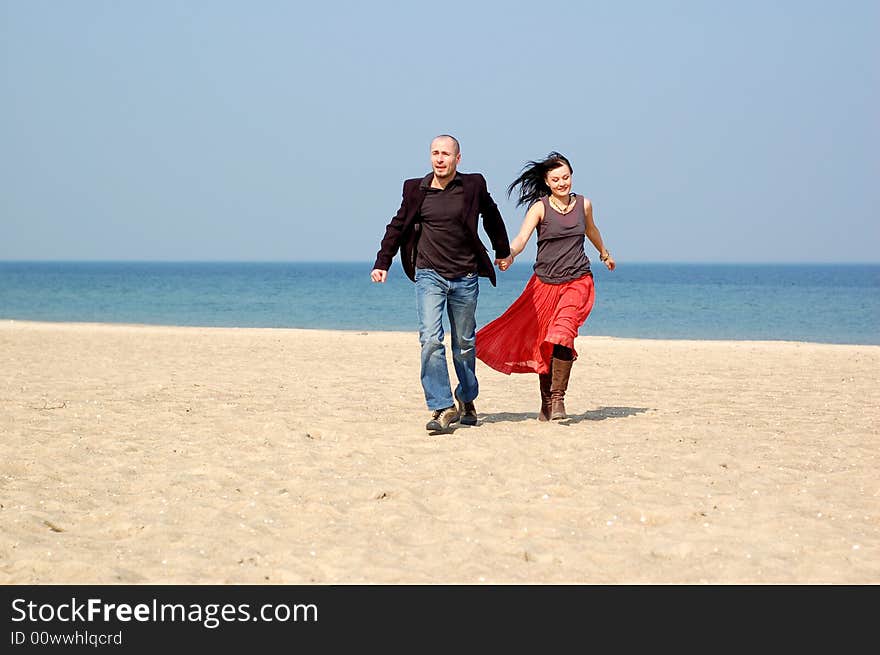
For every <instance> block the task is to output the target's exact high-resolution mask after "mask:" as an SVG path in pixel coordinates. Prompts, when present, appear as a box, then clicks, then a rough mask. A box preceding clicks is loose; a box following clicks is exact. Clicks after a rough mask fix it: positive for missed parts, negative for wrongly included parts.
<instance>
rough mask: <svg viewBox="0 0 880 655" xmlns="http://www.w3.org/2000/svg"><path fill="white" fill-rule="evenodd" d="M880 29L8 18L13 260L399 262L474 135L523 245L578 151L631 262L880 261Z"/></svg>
mask: <svg viewBox="0 0 880 655" xmlns="http://www.w3.org/2000/svg"><path fill="white" fill-rule="evenodd" d="M878 28H880V3H878V2H876V1H873V0H872V1H859V0H852V1H847V2H842V3H832V2H811V1H806V2H805V1H795V0H791V1H778V2H753V1H751V0H746V1H744V2H721V1H720V0H719V1H711V0H705V1H672V0H670V1H667V2H661V1H659V0H658V1H657V2H649V1H645V2H635V1H622V2H611V1H608V2H578V1H571V2H568V1H565V0H560V1H555V2H552V3H538V2H531V3H526V2H520V1H513V2H480V1H479V0H470V1H469V2H458V1H452V2H445V3H443V4H442V5H432V4H430V3H415V2H404V1H401V2H388V1H383V0H376V1H373V2H324V3H299V2H292V1H291V2H269V1H265V0H255V1H254V2H247V3H245V2H217V1H213V2H195V1H192V2H189V3H186V2H171V1H167V0H158V1H157V0H151V1H149V2H148V1H146V0H142V1H134V0H131V1H127V2H117V1H111V0H104V1H97V0H89V1H82V2H46V1H43V0H36V1H25V0H19V1H11V0H0V144H2V146H0V153H2V154H0V175H2V179H3V184H2V189H0V199H2V204H0V222H2V223H0V225H2V234H3V237H2V238H0V259H3V260H15V259H50V260H51V259H66V260H231V261H240V260H250V261H309V260H323V261H364V262H370V263H371V262H372V260H373V258H374V256H375V253H376V250H377V249H378V244H379V241H380V238H381V236H382V234H383V231H384V227H385V225H386V223H387V222H388V220H389V218H390V217H391V216H392V215H393V214H394V212H395V211H396V210H397V207H398V205H399V202H400V190H401V183H402V181H403V179H405V178H407V177H415V176H421V175H423V174H425V173H427V172H428V170H429V162H428V145H429V142H430V140H431V137H433V136H434V135H435V134H438V133H444V132H448V133H451V134H454V135H456V136H457V137H458V138H459V140H460V141H461V144H462V162H461V165H460V169H461V170H463V171H480V172H482V173H484V174H485V176H486V178H487V180H488V183H489V189H490V192H491V193H492V194H493V196H494V197H495V199H496V201H497V202H498V205H499V207H500V208H501V210H502V214H503V216H504V218H505V222H506V224H507V226H508V230H509V232H510V233H511V237H512V236H513V235H514V234H515V233H516V231H517V230H518V228H519V225H520V222H521V221H522V217H523V209H521V208H516V207H515V206H514V203H513V202H511V201H510V200H509V199H508V198H507V195H506V187H507V185H508V184H509V183H510V181H511V180H512V179H513V178H515V177H516V175H517V174H518V172H519V170H520V169H521V167H522V165H523V164H524V163H525V162H526V161H527V160H529V159H536V158H540V157H542V156H543V155H545V154H546V153H547V152H549V151H550V150H559V151H561V152H562V153H564V154H566V155H567V156H568V157H569V159H571V161H572V163H573V165H574V186H575V190H576V191H578V192H580V193H583V194H584V195H586V196H588V197H589V198H591V199H592V201H593V205H594V208H595V216H596V221H597V224H598V225H599V227H600V229H601V231H602V234H603V236H604V237H605V241H606V243H607V245H608V246H609V248H610V249H611V251H612V252H613V253H614V255H615V257H616V259H617V260H618V262H619V263H625V262H626V261H633V262H636V261H641V262H663V261H675V262H878V261H880V255H878V250H880V248H878V246H880V226H878V220H877V207H878V206H880V192H878V187H880V185H878V184H877V181H878V179H880V175H878V173H880V154H878V153H880V122H878V116H880V111H878V110H880V84H878V82H880V80H878V77H880V75H878V73H880V39H877V34H878ZM484 242H485V243H486V244H487V245H488V239H486V238H485V236H484ZM589 254H590V255H591V256H593V257H594V258H595V253H593V252H589ZM533 256H534V237H533V239H532V243H530V244H529V248H528V249H527V250H526V252H525V253H524V254H523V255H522V256H521V259H520V261H523V260H531V259H532V258H533Z"/></svg>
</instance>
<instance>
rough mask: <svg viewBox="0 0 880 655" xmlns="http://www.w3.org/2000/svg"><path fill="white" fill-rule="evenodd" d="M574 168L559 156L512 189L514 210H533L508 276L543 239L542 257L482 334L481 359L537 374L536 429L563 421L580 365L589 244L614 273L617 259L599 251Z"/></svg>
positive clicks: (589, 300) (588, 296)
mask: <svg viewBox="0 0 880 655" xmlns="http://www.w3.org/2000/svg"><path fill="white" fill-rule="evenodd" d="M571 173H572V168H571V163H569V161H568V159H566V158H565V157H564V156H562V155H561V154H559V153H558V152H551V153H550V154H549V155H547V157H546V158H545V159H544V160H542V161H537V162H536V161H530V162H528V163H527V164H526V166H525V167H524V168H523V172H522V174H521V175H520V176H519V177H518V178H517V179H516V180H514V181H513V183H512V184H511V185H510V186H509V187H508V189H507V193H508V196H510V195H511V194H512V193H513V191H514V190H515V189H517V188H518V189H519V191H518V196H519V197H518V199H517V206H520V205H527V206H529V209H528V211H527V212H526V216H525V219H524V220H523V224H522V227H521V228H520V231H519V234H518V235H517V236H516V238H515V239H514V240H513V241H512V242H511V244H510V256H509V257H507V258H505V259H502V260H501V261H500V262H499V263H498V267H499V268H500V269H501V270H502V271H504V270H507V269H508V268H509V267H510V265H511V264H512V263H513V260H514V258H515V257H516V256H517V255H519V254H520V253H521V252H522V251H523V249H524V248H525V246H526V244H527V243H528V241H529V238H530V237H531V236H532V232H533V231H535V230H536V229H537V231H538V255H537V258H536V260H535V265H534V271H535V273H534V275H532V277H531V279H530V280H529V282H528V284H527V285H526V287H525V289H524V290H523V292H522V294H520V296H519V298H517V299H516V300H515V301H514V303H513V304H512V305H511V306H510V307H509V308H508V309H507V311H506V312H504V314H502V315H501V316H499V317H498V318H497V319H495V320H494V321H492V322H491V323H489V324H488V325H486V326H485V327H483V328H482V329H481V330H479V331H478V332H477V343H476V349H477V357H478V358H479V359H480V360H482V361H483V362H484V363H486V364H487V365H489V366H491V367H492V368H494V369H495V370H497V371H500V372H502V373H505V374H508V375H509V374H510V373H537V374H538V380H539V385H540V388H541V411H540V413H539V414H538V420H539V421H548V420H558V419H564V418H566V417H567V415H566V413H565V403H564V399H565V392H566V390H567V389H568V378H569V376H570V374H571V365H572V362H574V360H575V359H577V351H576V350H575V348H574V339H575V337H576V336H577V334H578V328H579V327H580V326H581V325H583V324H584V322H585V321H586V320H587V316H589V315H590V310H591V309H592V308H593V298H594V289H593V274H592V272H591V271H590V260H589V258H588V257H587V255H586V253H585V252H584V237H585V236H586V237H587V238H588V239H589V240H590V242H591V243H592V244H593V245H594V246H595V247H596V250H598V251H599V259H600V261H601V262H602V263H603V264H605V266H606V267H607V268H608V270H609V271H613V270H614V268H615V264H614V259H613V258H612V257H611V254H610V253H609V252H608V251H607V250H606V249H605V245H604V244H603V243H602V235H601V234H600V233H599V228H597V227H596V224H595V223H594V222H593V207H592V205H591V204H590V201H589V200H588V199H587V198H584V197H583V196H581V195H577V194H574V193H572V192H571Z"/></svg>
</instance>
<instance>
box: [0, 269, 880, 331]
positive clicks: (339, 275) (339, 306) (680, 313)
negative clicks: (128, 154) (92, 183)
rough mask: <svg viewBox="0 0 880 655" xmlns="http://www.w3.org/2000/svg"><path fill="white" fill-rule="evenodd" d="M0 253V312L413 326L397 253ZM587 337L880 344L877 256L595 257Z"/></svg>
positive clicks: (510, 280) (511, 278)
mask: <svg viewBox="0 0 880 655" xmlns="http://www.w3.org/2000/svg"><path fill="white" fill-rule="evenodd" d="M371 267H372V264H371V263H370V262H365V263H348V262H347V263H330V262H326V263H305V262H299V263H288V262H283V263H282V262H279V263H240V262H232V263H205V262H176V263H168V262H0V319H13V320H32V321H61V322H101V323H141V324H155V325H190V326H227V327H275V328H278V327H287V328H320V329H339V330H361V331H375V330H399V331H416V330H417V329H418V324H417V320H416V308H415V289H414V287H413V284H412V283H411V282H410V281H409V280H408V279H407V278H406V276H405V275H404V273H403V270H402V269H401V268H400V266H399V264H398V263H397V262H396V261H395V264H394V266H393V267H392V269H391V270H390V271H389V280H388V282H387V283H386V284H384V285H380V284H374V283H373V282H371V281H370V269H371ZM531 273H532V269H531V263H525V262H523V263H517V264H515V265H514V266H513V267H512V268H511V269H510V270H509V271H507V272H504V273H501V272H498V274H497V275H498V286H497V287H492V285H491V284H490V283H489V282H488V280H485V279H481V286H480V299H479V303H478V310H477V320H478V325H484V324H485V323H487V322H489V321H490V320H492V319H493V318H495V317H496V316H498V315H500V314H501V313H502V312H503V311H504V310H505V309H506V308H507V307H508V305H510V303H511V302H513V300H514V299H515V298H516V297H517V296H518V295H519V293H520V292H521V291H522V289H523V287H524V286H525V284H526V282H527V281H528V279H529V277H530V275H531ZM594 275H595V282H596V304H595V306H594V308H593V313H592V314H591V315H590V318H589V319H588V320H587V322H586V324H585V325H584V326H583V327H582V328H581V330H580V333H581V334H582V335H605V336H615V337H637V338H647V339H723V340H729V339H749V340H752V339H755V340H786V341H811V342H818V343H841V344H870V345H880V264H840V265H837V264H834V265H832V264H648V263H639V264H627V263H621V264H619V265H618V268H617V270H616V271H614V272H609V271H607V270H606V269H605V268H604V267H602V266H601V265H599V264H598V263H594Z"/></svg>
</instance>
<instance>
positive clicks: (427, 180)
mask: <svg viewBox="0 0 880 655" xmlns="http://www.w3.org/2000/svg"><path fill="white" fill-rule="evenodd" d="M459 162H461V148H460V146H459V143H458V140H457V139H456V138H455V137H453V136H451V135H449V134H441V135H439V136H437V137H435V138H434V139H433V140H432V141H431V172H430V173H428V174H427V175H425V176H424V177H417V178H412V179H409V180H406V181H405V182H404V183H403V200H402V202H401V204H400V209H398V210H397V214H395V215H394V217H393V218H392V219H391V222H390V223H388V225H387V226H386V228H385V236H384V238H383V239H382V243H381V246H380V247H379V252H378V253H377V254H376V263H375V264H374V265H373V271H372V272H371V273H370V277H371V279H372V280H373V282H385V280H386V279H387V276H388V269H389V267H390V266H391V261H392V260H393V259H394V256H395V255H396V254H397V251H398V250H400V257H401V264H402V265H403V270H404V272H405V273H406V275H407V277H409V279H411V280H412V281H413V282H415V284H416V300H417V304H418V312H419V343H421V346H422V351H421V381H422V389H423V390H424V392H425V402H426V403H427V405H428V409H429V410H430V411H431V418H430V420H429V421H428V423H427V425H426V426H425V428H426V429H427V430H428V431H429V432H439V431H445V430H447V429H448V428H449V427H450V426H451V425H453V424H455V423H458V422H459V421H460V422H461V423H462V424H464V425H476V424H477V422H478V420H477V410H476V407H475V405H474V400H475V399H476V398H477V396H478V395H479V392H480V387H479V383H478V382H477V375H476V356H475V349H474V346H475V342H476V325H477V321H476V309H477V297H478V296H479V293H480V283H479V278H480V277H486V278H489V281H490V282H491V283H492V286H495V269H494V268H493V261H492V260H491V259H489V254H488V253H487V251H486V248H485V246H484V245H483V243H482V242H481V241H480V238H479V236H478V234H477V228H478V223H479V217H480V216H482V218H483V229H485V231H486V234H487V235H489V239H490V240H491V242H492V248H493V249H494V251H495V261H494V264H495V265H498V264H500V262H501V260H503V259H505V258H506V257H507V256H508V255H510V242H509V239H508V236H507V229H506V228H505V226H504V220H503V219H502V217H501V212H499V211H498V207H497V205H496V204H495V201H494V200H492V196H491V195H489V191H488V189H487V187H486V180H485V178H484V177H483V176H482V175H481V174H479V173H461V172H459V171H458V164H459ZM444 314H447V315H448V317H449V328H450V343H451V346H452V362H453V365H454V367H455V374H456V377H457V378H458V385H457V386H456V388H455V392H454V394H453V391H452V388H451V385H450V381H449V370H448V368H447V366H446V350H445V346H444V345H443V338H444V332H443V315H444ZM453 396H454V397H453Z"/></svg>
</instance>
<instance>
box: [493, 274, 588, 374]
mask: <svg viewBox="0 0 880 655" xmlns="http://www.w3.org/2000/svg"><path fill="white" fill-rule="evenodd" d="M594 299H595V289H594V287H593V276H592V275H585V276H584V277H581V278H578V279H577V280H572V281H571V282H565V283H563V284H547V283H545V282H541V280H539V279H538V277H537V276H536V275H532V277H531V279H530V280H529V282H528V284H526V288H525V289H523V292H522V293H521V294H520V296H519V298H517V299H516V300H515V301H514V302H513V304H512V305H511V306H510V307H508V308H507V311H505V312H504V313H503V314H502V315H501V316H499V317H498V318H496V319H495V320H494V321H492V322H491V323H488V324H487V325H485V326H483V328H482V329H480V330H479V331H478V332H477V345H476V348H477V358H478V359H480V360H481V361H482V362H484V363H485V364H486V365H488V366H491V367H492V368H494V369H495V370H496V371H500V372H501V373H505V374H507V375H510V374H511V373H547V372H548V371H549V370H550V359H551V357H552V356H553V345H554V344H559V345H561V346H565V347H566V348H571V350H572V352H573V354H574V357H575V359H577V351H576V350H575V349H574V339H575V337H576V336H577V333H578V328H579V327H580V326H581V325H583V324H584V322H585V321H586V320H587V317H588V316H589V315H590V311H591V310H592V309H593V301H594Z"/></svg>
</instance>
